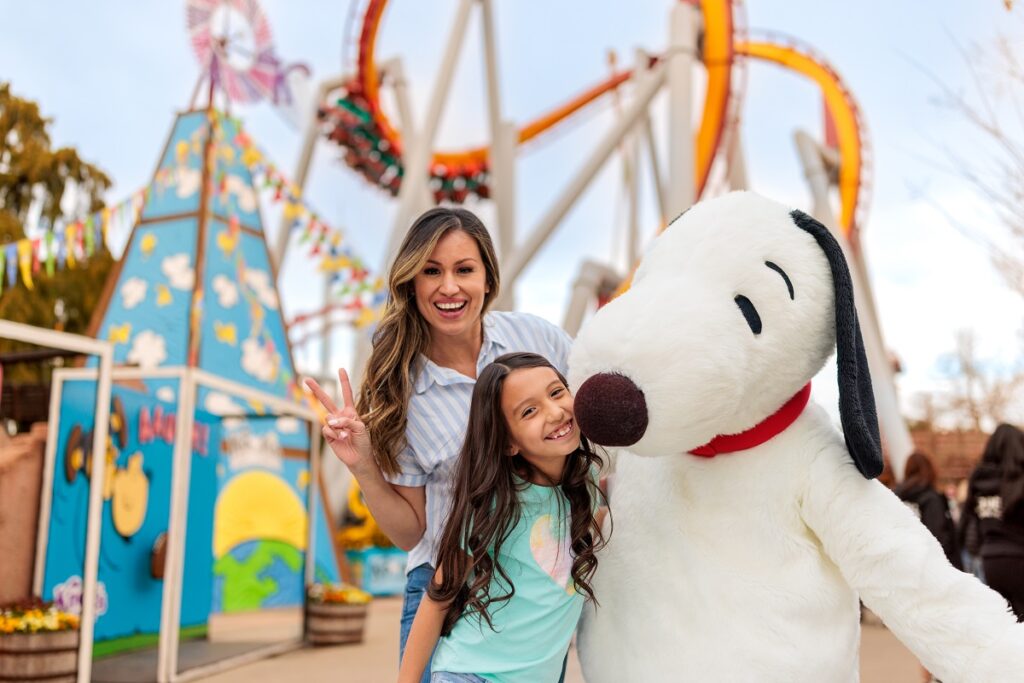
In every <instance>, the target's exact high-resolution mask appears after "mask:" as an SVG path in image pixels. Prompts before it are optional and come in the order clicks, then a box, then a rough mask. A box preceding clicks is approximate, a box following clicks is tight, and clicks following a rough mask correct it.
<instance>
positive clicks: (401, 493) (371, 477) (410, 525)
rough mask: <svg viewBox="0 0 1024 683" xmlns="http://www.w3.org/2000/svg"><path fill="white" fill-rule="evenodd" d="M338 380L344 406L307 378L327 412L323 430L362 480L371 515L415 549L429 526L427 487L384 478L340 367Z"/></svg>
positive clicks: (383, 528) (400, 543)
mask: <svg viewBox="0 0 1024 683" xmlns="http://www.w3.org/2000/svg"><path fill="white" fill-rule="evenodd" d="M338 380H339V383H340V385H341V394H342V399H343V402H344V403H343V407H342V408H340V409H339V408H338V406H336V405H335V404H334V401H333V400H331V397H330V396H328V395H327V392H325V391H324V390H323V389H322V388H321V387H320V385H319V384H317V383H316V381H315V380H313V379H307V380H306V386H308V387H309V389H310V391H312V392H313V395H314V396H316V398H317V400H318V401H320V404H321V405H322V406H323V407H324V409H325V410H326V411H327V419H326V422H327V424H325V425H324V426H323V428H322V429H321V433H322V434H323V435H324V439H325V440H326V441H327V445H329V446H330V447H331V450H332V451H334V455H336V456H337V457H338V459H339V460H341V461H342V462H343V463H344V464H345V466H346V467H348V469H349V471H350V472H352V475H353V476H354V477H355V478H356V481H358V482H359V488H360V489H361V490H362V492H363V498H365V499H366V505H367V507H369V508H370V514H372V515H373V518H374V519H375V520H376V522H377V525H378V526H380V529H381V531H383V532H384V533H385V534H387V537H388V538H390V539H391V540H392V541H394V543H395V544H396V545H397V546H398V547H400V548H401V549H402V550H412V549H413V547H415V545H416V544H417V543H419V542H420V539H421V538H422V537H423V532H424V531H426V528H427V504H426V500H427V498H426V494H425V493H424V487H422V486H394V485H392V484H390V483H388V481H387V480H386V479H384V475H383V473H381V471H380V467H379V466H378V465H377V462H376V460H374V458H373V450H372V448H371V446H370V435H369V433H368V432H367V430H366V425H364V424H363V421H362V420H361V419H360V418H359V415H358V414H356V409H355V400H354V398H353V396H352V386H351V384H349V381H348V373H347V372H345V370H344V368H343V369H341V370H338Z"/></svg>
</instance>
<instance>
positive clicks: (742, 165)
mask: <svg viewBox="0 0 1024 683" xmlns="http://www.w3.org/2000/svg"><path fill="white" fill-rule="evenodd" d="M748 187H749V182H748V180H747V158H746V156H745V155H744V153H743V138H742V135H741V134H740V127H739V123H737V124H736V127H735V129H734V130H733V131H732V141H731V142H730V143H729V189H730V190H746V189H748Z"/></svg>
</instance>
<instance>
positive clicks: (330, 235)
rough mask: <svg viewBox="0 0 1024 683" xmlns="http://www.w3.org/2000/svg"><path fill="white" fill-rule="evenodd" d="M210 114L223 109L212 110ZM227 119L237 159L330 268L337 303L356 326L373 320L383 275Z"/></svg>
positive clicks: (382, 297) (381, 299)
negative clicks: (373, 270)
mask: <svg viewBox="0 0 1024 683" xmlns="http://www.w3.org/2000/svg"><path fill="white" fill-rule="evenodd" d="M214 116H221V117H226V116H227V115H225V114H223V113H215V114H214ZM230 120H231V122H232V123H233V124H234V126H235V128H236V130H237V131H238V133H237V135H236V136H235V138H234V142H235V143H236V144H237V145H238V146H239V147H241V149H242V154H241V161H242V163H243V164H244V165H245V166H246V167H247V168H248V169H249V173H251V174H252V176H253V179H254V182H256V179H257V178H258V179H260V181H261V182H259V183H258V184H257V186H261V187H262V189H264V190H266V191H267V192H272V195H271V199H272V200H273V201H274V202H277V203H279V202H284V206H283V209H282V211H283V215H284V217H285V219H286V220H288V221H290V224H291V229H292V230H293V231H294V230H301V233H300V234H299V237H298V243H299V244H301V245H304V246H306V247H307V252H308V256H309V257H310V258H313V259H316V258H319V259H320V263H319V266H318V270H320V272H322V273H330V278H331V282H332V284H333V285H334V286H335V290H334V296H335V297H336V301H335V305H336V307H340V308H343V309H345V310H348V311H350V312H351V313H352V314H353V315H354V316H355V319H354V321H353V324H354V325H355V326H356V327H357V328H362V327H366V326H368V325H372V324H373V323H375V322H376V321H377V320H378V319H379V317H380V313H381V312H382V311H383V306H384V303H385V301H386V300H387V290H386V289H385V288H384V282H383V280H382V279H381V278H379V277H374V276H373V274H372V273H371V272H370V270H369V269H368V268H367V267H366V265H365V263H364V262H363V260H362V259H361V258H359V256H358V255H356V254H355V252H353V251H352V249H351V248H349V246H348V244H346V241H345V235H344V233H343V232H342V231H341V230H339V229H337V228H333V227H331V226H330V225H328V224H327V222H325V221H324V220H323V219H322V218H320V216H319V215H318V214H317V212H316V210H314V209H313V208H312V207H311V206H310V205H309V203H308V202H307V201H306V199H305V198H304V197H303V196H302V190H301V189H300V188H299V187H298V186H297V185H295V184H294V183H292V182H291V181H289V180H288V178H287V177H286V176H285V175H284V174H283V173H282V172H281V171H280V170H279V169H278V168H277V167H276V166H275V165H274V164H273V162H271V161H270V160H269V159H268V157H267V156H266V154H264V153H263V151H262V150H261V149H260V148H259V147H258V146H257V145H256V144H255V142H253V139H252V138H251V137H250V136H249V135H248V133H246V132H245V130H244V129H243V127H242V123H241V121H239V120H238V119H234V118H231V119H230Z"/></svg>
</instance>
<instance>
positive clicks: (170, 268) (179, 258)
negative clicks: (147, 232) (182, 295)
mask: <svg viewBox="0 0 1024 683" xmlns="http://www.w3.org/2000/svg"><path fill="white" fill-rule="evenodd" d="M160 270H162V271H163V273H164V275H166V276H167V279H168V280H169V281H170V284H171V287H174V288H175V289H192V286H193V285H194V284H195V280H196V274H195V271H194V270H193V269H192V263H191V259H190V258H189V255H188V254H174V255H173V256H168V257H166V258H165V259H164V260H163V261H162V262H161V264H160Z"/></svg>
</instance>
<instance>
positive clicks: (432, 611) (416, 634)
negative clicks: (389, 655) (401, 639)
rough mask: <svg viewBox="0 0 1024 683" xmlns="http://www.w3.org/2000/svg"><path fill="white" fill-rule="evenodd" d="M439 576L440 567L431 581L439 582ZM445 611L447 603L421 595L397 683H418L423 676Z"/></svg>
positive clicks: (432, 652)
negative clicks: (421, 598)
mask: <svg viewBox="0 0 1024 683" xmlns="http://www.w3.org/2000/svg"><path fill="white" fill-rule="evenodd" d="M441 576H442V574H441V569H440V568H438V570H437V571H436V572H434V579H433V581H432V583H435V582H436V583H440V581H441ZM447 613H448V606H447V605H443V604H441V603H439V602H435V601H434V600H431V599H430V595H429V594H427V595H424V596H423V600H421V601H420V606H419V609H417V610H416V618H415V619H414V620H413V622H412V630H411V631H410V632H409V640H408V641H406V644H405V655H404V656H403V657H402V665H401V668H400V669H399V671H398V683H418V682H419V680H420V679H421V678H422V677H423V672H424V671H425V670H426V668H427V666H429V665H430V658H431V656H432V655H433V654H434V648H435V647H437V641H438V639H439V638H440V637H441V626H442V624H443V623H444V617H445V615H446V614H447Z"/></svg>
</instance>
